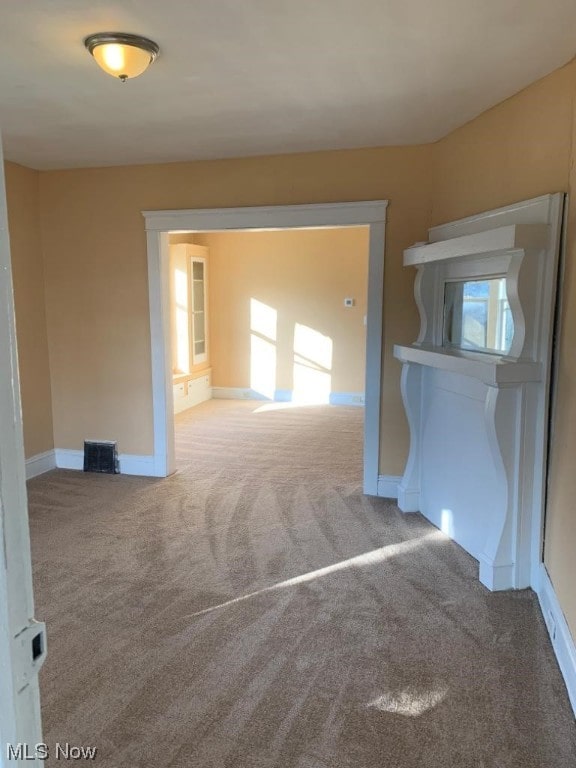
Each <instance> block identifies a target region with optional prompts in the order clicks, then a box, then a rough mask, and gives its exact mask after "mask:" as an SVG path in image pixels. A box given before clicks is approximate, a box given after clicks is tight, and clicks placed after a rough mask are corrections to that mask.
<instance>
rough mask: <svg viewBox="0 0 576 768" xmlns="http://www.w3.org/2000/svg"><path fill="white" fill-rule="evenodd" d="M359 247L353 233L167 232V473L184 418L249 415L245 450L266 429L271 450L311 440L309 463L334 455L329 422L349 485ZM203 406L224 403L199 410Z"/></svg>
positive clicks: (184, 451) (191, 428) (179, 461)
mask: <svg viewBox="0 0 576 768" xmlns="http://www.w3.org/2000/svg"><path fill="white" fill-rule="evenodd" d="M368 239H369V232H368V227H366V226H365V225H364V226H360V227H339V228H320V229H313V228H309V229H289V230H285V229H278V230H274V231H270V230H265V231H261V230H260V231H258V230H255V231H250V232H246V231H231V230H228V231H224V232H210V233H200V234H198V233H192V232H190V233H185V234H178V235H170V248H169V250H170V254H169V258H170V323H171V353H172V374H173V405H174V415H175V432H176V465H177V467H178V469H183V468H184V467H185V465H186V462H187V458H188V457H189V456H191V455H192V452H193V447H194V446H193V443H194V442H195V441H196V440H197V439H198V434H197V433H196V431H195V427H196V425H195V421H196V420H198V419H201V420H202V421H204V422H205V421H206V419H207V418H213V419H214V420H215V422H214V425H215V430H216V431H218V429H219V427H218V426H217V425H219V424H220V423H221V422H222V420H227V419H229V420H230V421H231V422H232V421H234V419H235V416H234V414H236V413H238V416H239V414H240V413H244V414H246V415H248V414H249V413H252V414H254V415H256V416H257V417H258V418H256V419H253V418H252V419H247V421H246V425H245V427H246V429H247V433H246V435H245V441H246V442H247V443H250V442H254V441H260V442H261V443H263V442H265V438H266V436H267V434H268V430H269V429H270V428H272V425H273V424H274V425H275V426H274V431H275V433H276V434H277V438H278V440H279V441H280V442H282V441H290V442H292V441H294V442H295V444H297V443H298V442H300V441H303V442H310V440H312V441H313V442H314V443H315V445H316V449H315V451H314V452H313V454H312V457H311V459H312V462H313V463H316V464H317V465H318V466H320V464H323V465H324V463H325V462H324V460H323V459H322V458H321V457H320V455H319V454H321V453H322V454H333V452H334V449H335V446H334V443H335V442H338V433H337V432H334V424H335V420H338V423H339V425H340V429H341V430H342V432H341V435H342V440H344V439H345V437H344V436H345V435H348V436H349V438H350V439H352V438H353V442H352V445H353V446H355V447H354V448H353V449H352V447H350V448H349V449H348V450H349V452H350V456H349V462H350V465H351V467H352V466H353V467H354V474H355V477H356V478H358V479H359V478H360V477H361V472H362V445H361V441H362V435H363V421H364V419H363V416H364V398H365V395H364V386H365V370H366V361H365V353H366V349H365V348H366V317H367V306H366V304H367V284H368ZM212 399H217V400H220V401H222V400H225V401H227V404H226V403H222V402H220V403H219V404H216V403H211V404H210V405H202V404H203V403H205V402H207V401H208V400H212ZM234 405H235V407H232V406H234ZM200 406H202V407H200ZM328 406H336V407H338V408H340V409H347V411H348V414H347V418H345V414H344V413H343V412H340V413H339V414H336V413H335V408H334V407H328ZM238 409H239V410H238ZM280 411H282V413H280ZM264 414H266V415H265V416H264ZM251 424H252V425H253V426H251ZM265 425H266V428H265V429H264V426H265ZM204 426H205V427H206V426H207V425H206V423H205V424H204ZM260 429H264V432H265V434H261V432H260ZM300 431H301V434H300V436H299V437H298V434H299V432H300ZM323 434H324V439H323V440H322V439H321V436H322V435H323ZM248 435H251V437H248ZM304 435H308V437H307V438H306V437H304ZM237 438H238V440H239V439H240V433H238V435H237ZM295 447H296V446H295ZM233 450H237V449H236V448H235V447H234V448H233ZM278 459H279V460H281V458H280V456H279V457H278ZM315 460H316V461H315ZM287 463H288V462H287ZM344 463H345V462H344Z"/></svg>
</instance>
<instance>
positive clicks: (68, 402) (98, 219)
mask: <svg viewBox="0 0 576 768" xmlns="http://www.w3.org/2000/svg"><path fill="white" fill-rule="evenodd" d="M431 153H432V148H431V147H386V148H381V149H369V150H350V151H342V152H317V153H313V154H301V155H286V156H277V157H257V158H248V159H239V160H222V161H210V162H195V163H176V164H168V165H154V166H152V165H150V166H136V167H127V168H98V169H88V170H70V171H48V172H43V173H41V174H40V195H41V215H42V236H43V244H44V257H45V270H46V298H47V317H48V336H49V345H50V360H51V367H52V392H53V408H54V439H55V444H56V445H57V446H58V447H61V448H76V449H78V448H81V446H82V440H83V439H84V438H85V437H92V438H110V439H117V440H118V441H119V449H120V451H121V452H125V453H133V454H149V453H151V452H152V416H151V413H152V399H151V381H150V329H149V319H148V287H147V270H146V241H145V236H144V222H143V218H142V215H141V211H142V210H146V209H152V210H153V209H162V208H195V207H200V208H212V207H216V208H217V207H224V206H243V205H276V204H298V203H319V202H342V201H354V200H370V199H382V198H384V199H389V200H390V206H389V208H388V227H387V242H386V288H385V297H384V298H385V301H384V314H385V366H384V380H383V413H382V424H383V435H384V442H383V446H382V458H381V466H382V472H383V473H386V474H393V475H398V474H400V473H401V472H402V470H403V466H404V461H405V458H406V454H407V446H408V431H407V425H406V421H405V417H404V413H403V409H402V404H401V398H400V390H399V366H398V364H397V363H396V361H394V360H393V358H392V356H391V350H392V345H393V343H394V342H400V343H403V342H404V343H407V342H410V341H412V340H413V338H414V335H415V333H416V331H417V325H418V324H417V312H416V308H415V306H414V303H413V301H412V280H413V275H412V274H411V272H410V270H405V269H403V267H402V251H403V249H404V248H405V247H406V246H407V245H409V244H411V243H412V242H414V240H418V239H422V238H423V237H425V234H426V228H427V226H428V223H429V222H428V217H429V202H430V185H431Z"/></svg>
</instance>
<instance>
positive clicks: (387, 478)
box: [378, 475, 402, 499]
mask: <svg viewBox="0 0 576 768" xmlns="http://www.w3.org/2000/svg"><path fill="white" fill-rule="evenodd" d="M400 480H402V478H401V477H396V476H394V475H379V476H378V496H382V497H383V498H385V499H397V498H398V485H399V483H400Z"/></svg>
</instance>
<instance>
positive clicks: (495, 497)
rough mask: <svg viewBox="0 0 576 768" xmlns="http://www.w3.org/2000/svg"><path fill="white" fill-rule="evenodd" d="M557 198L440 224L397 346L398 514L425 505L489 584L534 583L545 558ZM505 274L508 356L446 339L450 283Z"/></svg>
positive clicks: (410, 262)
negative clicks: (411, 329)
mask: <svg viewBox="0 0 576 768" xmlns="http://www.w3.org/2000/svg"><path fill="white" fill-rule="evenodd" d="M562 207H563V195H561V194H555V195H545V196H543V197H540V198H536V199H534V200H529V201H525V202H522V203H519V204H517V205H513V206H508V207H506V208H501V209H498V210H496V211H489V212H487V213H485V214H481V215H479V216H473V217H469V218H467V219H462V220H460V221H457V222H453V223H451V224H447V225H443V226H441V227H435V228H433V229H432V230H430V232H429V242H428V243H418V244H416V245H415V246H413V247H412V248H408V249H407V250H406V251H405V253H404V264H405V265H406V266H416V267H417V270H418V272H417V276H416V280H415V288H414V292H415V298H416V303H417V306H418V310H419V313H420V333H419V336H418V339H417V340H416V342H415V343H414V344H413V345H410V346H396V347H395V348H394V354H395V356H396V357H397V358H398V359H399V360H400V361H401V362H402V365H403V370H402V379H401V387H402V397H403V401H404V407H405V410H406V415H407V418H408V422H409V426H410V453H409V457H408V462H407V464H406V469H405V472H404V476H403V478H402V481H401V483H400V486H399V494H398V504H399V506H400V508H401V509H402V510H403V511H406V512H409V511H421V512H422V514H423V515H425V516H426V517H427V518H428V519H429V520H431V521H432V522H433V523H434V524H435V525H437V526H438V527H439V528H441V529H442V530H443V531H445V532H446V533H447V534H448V535H450V536H451V537H452V538H454V539H455V540H456V541H457V542H458V543H460V544H461V545H462V546H463V547H464V548H465V549H466V550H467V551H469V552H470V553H471V554H472V555H473V556H474V557H475V558H477V559H478V561H479V565H480V580H481V581H482V583H483V584H485V585H486V586H487V587H488V588H489V589H493V590H499V589H510V588H523V587H527V586H530V584H531V583H533V581H534V579H535V578H536V576H535V574H536V573H537V570H538V568H539V564H540V560H541V557H540V554H541V542H542V521H543V504H544V485H545V456H546V442H547V429H548V393H549V383H550V356H551V340H552V331H553V318H554V306H555V298H556V280H557V270H558V252H559V240H560V224H561V216H562ZM495 276H497V277H500V278H505V281H506V283H505V285H506V294H507V300H508V303H509V306H510V311H511V314H512V317H513V321H514V334H513V339H512V342H511V345H510V348H509V350H508V352H507V353H506V354H495V353H494V354H492V353H485V352H472V351H468V350H464V349H455V348H453V347H448V346H446V345H445V343H444V340H443V339H444V331H443V323H444V291H445V287H446V284H447V283H448V282H449V281H460V280H477V279H490V278H492V277H495Z"/></svg>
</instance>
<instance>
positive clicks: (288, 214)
mask: <svg viewBox="0 0 576 768" xmlns="http://www.w3.org/2000/svg"><path fill="white" fill-rule="evenodd" d="M387 206H388V202H387V201H386V200H371V201H362V202H354V203H325V204H317V205H284V206H281V205H279V206H266V207H249V208H214V209H196V210H167V211H143V212H142V213H143V216H144V219H145V226H146V235H147V249H148V286H149V299H150V336H151V354H152V399H153V411H154V474H155V475H156V476H158V477H165V476H166V475H169V474H171V473H172V472H174V470H175V462H174V416H173V405H172V398H173V391H172V370H171V363H170V348H171V345H170V311H169V293H168V281H169V274H168V273H169V269H168V249H169V235H170V234H171V233H178V232H217V231H222V230H265V229H302V228H322V227H351V226H362V225H366V226H368V227H369V230H370V238H369V262H368V315H367V328H366V385H365V420H364V423H365V426H364V492H365V493H367V494H370V495H374V496H376V495H377V494H378V474H379V463H380V408H381V377H382V338H383V292H384V246H385V230H386V208H387Z"/></svg>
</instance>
